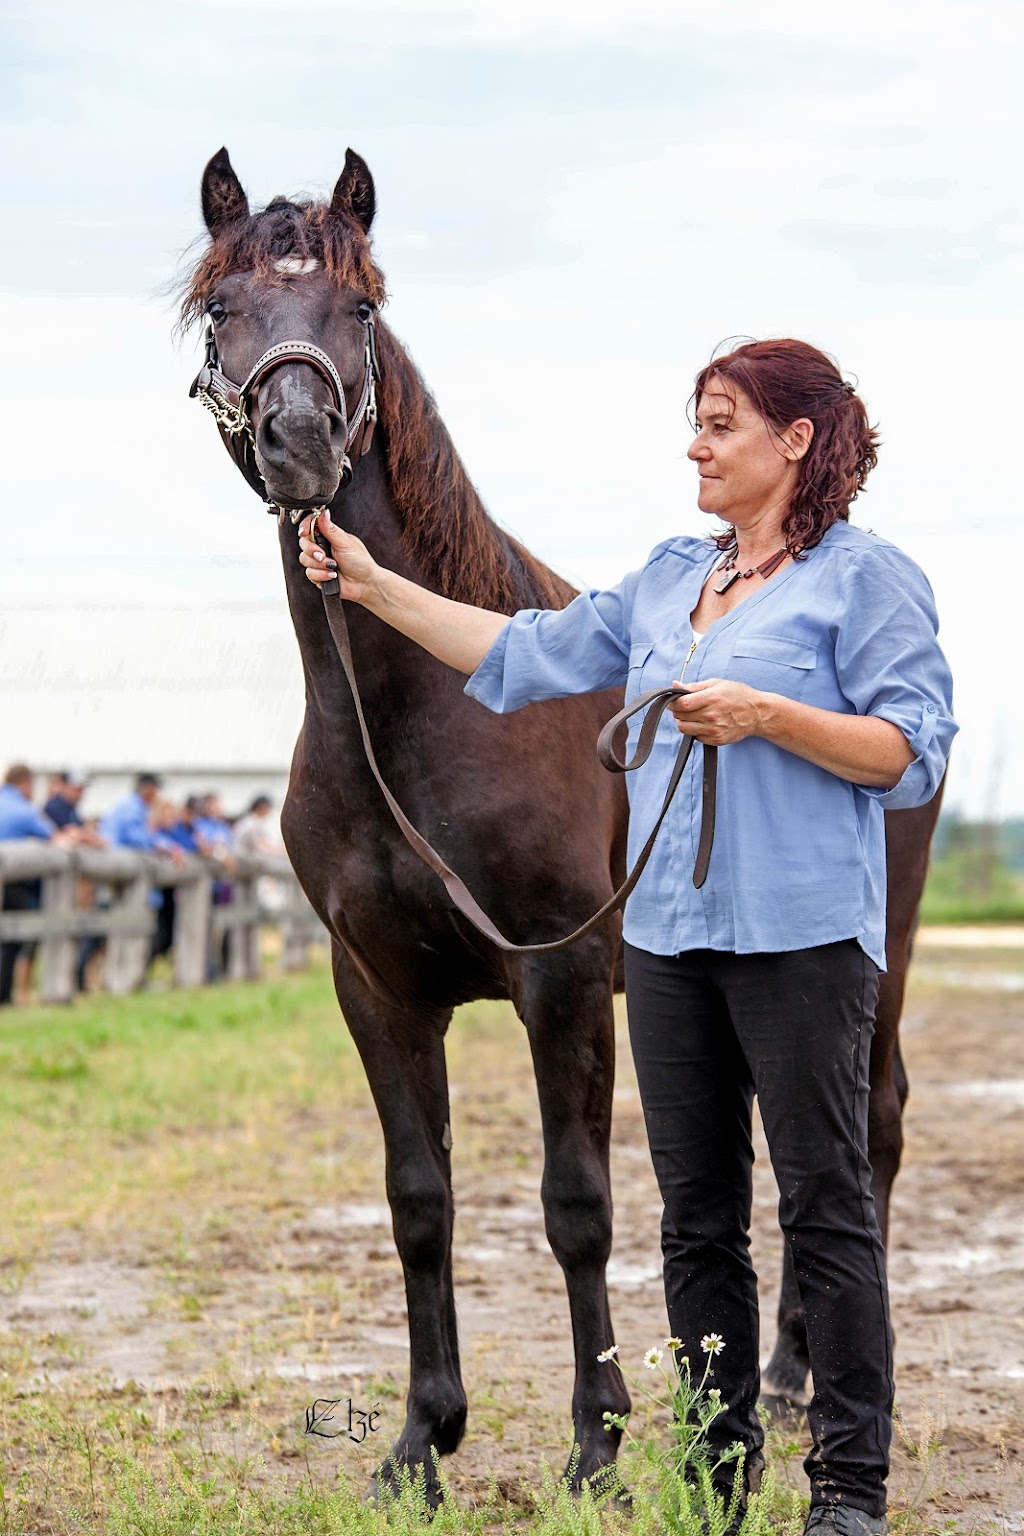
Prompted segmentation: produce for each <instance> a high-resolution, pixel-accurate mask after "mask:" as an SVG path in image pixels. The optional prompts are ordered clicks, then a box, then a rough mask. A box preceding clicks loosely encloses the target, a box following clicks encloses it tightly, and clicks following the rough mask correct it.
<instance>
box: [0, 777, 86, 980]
mask: <svg viewBox="0 0 1024 1536" xmlns="http://www.w3.org/2000/svg"><path fill="white" fill-rule="evenodd" d="M26 837H38V838H41V839H42V840H43V841H44V842H58V843H63V842H73V841H74V834H73V832H72V831H70V830H69V831H68V832H60V831H58V829H57V827H56V826H55V825H54V823H53V822H52V821H51V820H50V818H49V817H48V816H44V814H43V812H42V811H40V810H37V808H36V807H35V806H34V805H33V804H32V770H31V768H29V767H28V765H27V763H14V764H12V766H11V767H10V768H8V770H7V775H6V778H5V780H4V783H3V784H2V785H0V842H4V843H12V842H19V841H20V840H21V839H22V838H26ZM3 892H4V895H3V910H4V911H5V912H38V911H39V908H40V907H41V906H42V899H43V883H42V881H41V880H39V879H33V880H9V881H8V882H7V883H6V884H5V885H4V888H3ZM34 953H35V944H34V943H33V942H29V943H22V942H20V941H12V942H9V943H0V1007H3V1006H4V1005H5V1004H8V1003H10V1001H11V997H12V995H13V992H14V969H15V965H16V963H17V960H18V956H19V955H21V954H24V955H25V956H26V957H27V959H28V960H29V961H31V957H32V955H33V954H34Z"/></svg>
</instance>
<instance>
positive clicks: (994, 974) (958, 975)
mask: <svg viewBox="0 0 1024 1536" xmlns="http://www.w3.org/2000/svg"><path fill="white" fill-rule="evenodd" d="M914 975H915V977H916V978H917V980H918V981H924V982H927V983H929V985H931V986H933V987H973V988H974V989H975V990H977V991H980V992H1024V971H989V970H986V969H985V968H984V967H983V966H979V967H978V968H977V970H958V969H956V968H955V967H952V968H950V967H946V966H931V965H919V966H917V967H916V968H915V971H914Z"/></svg>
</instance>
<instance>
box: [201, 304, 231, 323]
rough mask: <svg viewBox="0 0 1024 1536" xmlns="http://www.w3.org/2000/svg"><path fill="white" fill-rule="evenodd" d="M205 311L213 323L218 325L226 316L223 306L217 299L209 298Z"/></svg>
mask: <svg viewBox="0 0 1024 1536" xmlns="http://www.w3.org/2000/svg"><path fill="white" fill-rule="evenodd" d="M206 313H207V314H208V315H209V317H210V319H211V320H212V321H213V323H214V325H220V323H221V321H222V320H226V319H227V316H228V312H227V310H226V309H225V308H224V305H223V304H221V303H220V301H219V300H217V299H211V300H210V302H209V304H207V306H206Z"/></svg>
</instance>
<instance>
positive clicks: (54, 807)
mask: <svg viewBox="0 0 1024 1536" xmlns="http://www.w3.org/2000/svg"><path fill="white" fill-rule="evenodd" d="M84 790H85V780H84V779H77V778H74V777H73V776H72V775H71V774H70V773H68V772H67V770H64V771H63V772H61V773H55V774H54V775H53V777H52V778H51V779H50V792H49V796H48V798H47V801H46V804H45V805H44V806H43V815H44V816H49V818H50V820H51V821H52V822H53V824H54V826H55V827H81V826H83V825H84V823H83V821H82V818H81V816H80V815H79V814H78V802H79V800H81V798H82V794H83V792H84Z"/></svg>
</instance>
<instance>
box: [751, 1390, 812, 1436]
mask: <svg viewBox="0 0 1024 1536" xmlns="http://www.w3.org/2000/svg"><path fill="white" fill-rule="evenodd" d="M761 1405H762V1407H764V1408H766V1409H767V1410H768V1412H769V1414H770V1415H771V1417H772V1418H773V1419H774V1420H775V1422H776V1423H777V1424H783V1425H790V1426H791V1427H794V1428H795V1427H796V1425H798V1424H801V1423H802V1422H803V1420H804V1418H805V1416H806V1414H807V1398H806V1397H791V1396H790V1395H789V1394H788V1393H786V1392H762V1393H761Z"/></svg>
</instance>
